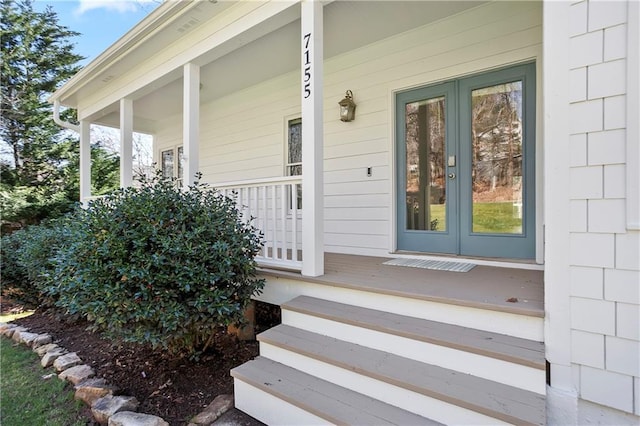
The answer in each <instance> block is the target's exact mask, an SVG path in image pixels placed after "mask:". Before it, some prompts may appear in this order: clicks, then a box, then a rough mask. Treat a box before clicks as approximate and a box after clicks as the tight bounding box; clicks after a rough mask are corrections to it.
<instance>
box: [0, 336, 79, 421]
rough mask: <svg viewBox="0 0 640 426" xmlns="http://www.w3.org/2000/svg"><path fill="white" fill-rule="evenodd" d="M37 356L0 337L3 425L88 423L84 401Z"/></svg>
mask: <svg viewBox="0 0 640 426" xmlns="http://www.w3.org/2000/svg"><path fill="white" fill-rule="evenodd" d="M39 361H40V360H39V358H38V355H37V354H35V353H34V352H33V351H31V350H30V349H29V348H27V347H26V346H23V345H16V346H14V342H13V341H12V340H9V339H7V338H5V337H1V338H0V424H1V425H2V426H23V425H47V426H69V425H72V426H76V425H86V424H87V423H88V421H87V418H86V417H85V416H83V415H82V413H81V410H82V403H81V402H79V401H74V399H73V391H72V390H71V388H70V387H67V386H66V382H64V381H62V380H60V379H58V377H57V376H53V377H51V378H50V379H48V380H44V379H43V378H42V376H44V375H46V374H50V373H52V372H53V370H51V369H43V368H42V367H41V366H40V362H39Z"/></svg>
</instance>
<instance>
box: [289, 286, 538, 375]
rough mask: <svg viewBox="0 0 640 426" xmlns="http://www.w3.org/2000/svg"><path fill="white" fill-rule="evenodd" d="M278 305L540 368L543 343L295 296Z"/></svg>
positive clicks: (291, 309)
mask: <svg viewBox="0 0 640 426" xmlns="http://www.w3.org/2000/svg"><path fill="white" fill-rule="evenodd" d="M281 308H282V309H283V310H285V309H286V310H289V311H294V312H299V313H302V314H308V315H313V316H317V317H319V318H324V319H328V320H332V321H337V322H341V323H345V324H350V325H354V326H357V327H363V328H367V329H371V330H376V331H380V332H384V333H388V334H395V335H398V336H402V337H406V338H409V339H414V340H418V341H422V342H426V343H432V344H436V345H441V346H447V347H450V348H454V349H459V350H464V351H466V352H472V353H476V354H479V355H485V356H488V357H492V358H496V359H501V360H504V361H508V362H513V363H516V364H520V365H525V366H528V367H532V368H536V369H540V370H544V369H545V368H546V365H545V357H544V344H543V343H542V342H536V341H533V340H527V339H522V338H519V337H513V336H507V335H504V334H498V333H493V332H489V331H484V330H476V329H472V328H468V327H461V326H458V325H452V324H445V323H441V322H436V321H431V320H425V319H421V318H414V317H407V316H403V315H398V314H393V313H390V312H384V311H377V310H373V309H368V308H362V307H358V306H352V305H346V304H343V303H338V302H332V301H328V300H323V299H317V298H314V297H309V296H298V297H296V298H295V299H293V300H291V301H289V302H286V303H284V304H283V305H282V306H281Z"/></svg>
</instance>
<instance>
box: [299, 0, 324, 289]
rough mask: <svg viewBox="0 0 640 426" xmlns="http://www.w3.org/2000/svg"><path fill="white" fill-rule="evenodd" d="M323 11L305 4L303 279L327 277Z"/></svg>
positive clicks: (315, 2)
mask: <svg viewBox="0 0 640 426" xmlns="http://www.w3.org/2000/svg"><path fill="white" fill-rule="evenodd" d="M322 13H323V9H322V3H320V1H319V0H302V33H301V35H302V40H301V56H302V60H301V73H302V82H301V83H302V87H301V89H302V209H303V212H302V256H303V262H302V275H306V276H310V277H317V276H320V275H324V188H323V181H324V179H323V133H324V131H323V117H322V108H323V84H322V80H323V78H322V77H323V75H322V73H323V56H322V55H323V52H322V45H323V16H322Z"/></svg>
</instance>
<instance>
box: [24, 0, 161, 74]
mask: <svg viewBox="0 0 640 426" xmlns="http://www.w3.org/2000/svg"><path fill="white" fill-rule="evenodd" d="M160 3H161V2H160V0H36V1H35V3H34V8H35V9H36V10H38V11H41V10H44V9H45V8H46V7H47V6H51V7H52V8H53V10H54V11H55V12H56V13H57V14H58V22H59V23H60V24H62V25H64V26H66V27H68V28H69V29H71V30H73V31H77V32H79V33H81V35H80V36H78V37H76V38H75V39H74V40H73V41H74V42H75V43H76V49H75V51H76V53H78V54H80V55H82V56H85V57H86V58H87V59H85V60H84V61H82V64H84V65H86V64H87V63H89V62H90V61H91V60H93V59H95V58H96V57H97V56H98V55H99V54H100V53H101V52H103V51H104V50H105V49H106V48H107V47H109V46H110V45H112V44H113V43H114V42H115V41H116V40H118V39H119V38H120V37H122V36H123V35H124V34H125V33H126V32H127V31H129V30H130V29H131V28H133V27H134V26H135V25H136V24H137V23H138V22H140V21H141V20H142V19H143V18H144V17H145V16H146V15H147V14H149V13H150V12H151V11H152V10H153V9H155V8H156V7H157V6H158V5H159V4H160Z"/></svg>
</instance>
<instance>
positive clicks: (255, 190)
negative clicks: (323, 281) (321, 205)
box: [212, 176, 302, 270]
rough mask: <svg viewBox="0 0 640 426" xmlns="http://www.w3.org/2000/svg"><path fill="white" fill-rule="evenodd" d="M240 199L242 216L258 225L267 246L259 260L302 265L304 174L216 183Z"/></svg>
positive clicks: (294, 266)
mask: <svg viewBox="0 0 640 426" xmlns="http://www.w3.org/2000/svg"><path fill="white" fill-rule="evenodd" d="M212 186H213V187H214V188H215V189H217V190H219V191H220V192H222V193H223V194H224V195H226V196H229V197H232V198H233V199H235V200H236V203H237V206H238V211H239V212H240V214H241V216H242V219H243V220H245V221H249V222H251V224H252V225H253V226H255V227H256V228H258V229H259V230H260V232H261V233H262V236H263V239H264V246H263V248H262V250H261V252H260V253H259V254H258V256H256V260H257V261H258V263H259V264H261V265H264V266H276V267H281V268H286V269H293V270H301V269H302V253H301V247H302V226H301V220H302V217H301V215H302V210H301V209H300V205H299V202H300V201H299V198H300V194H301V191H302V176H285V177H278V178H267V179H257V180H250V181H240V182H225V183H217V184H213V185H212Z"/></svg>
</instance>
